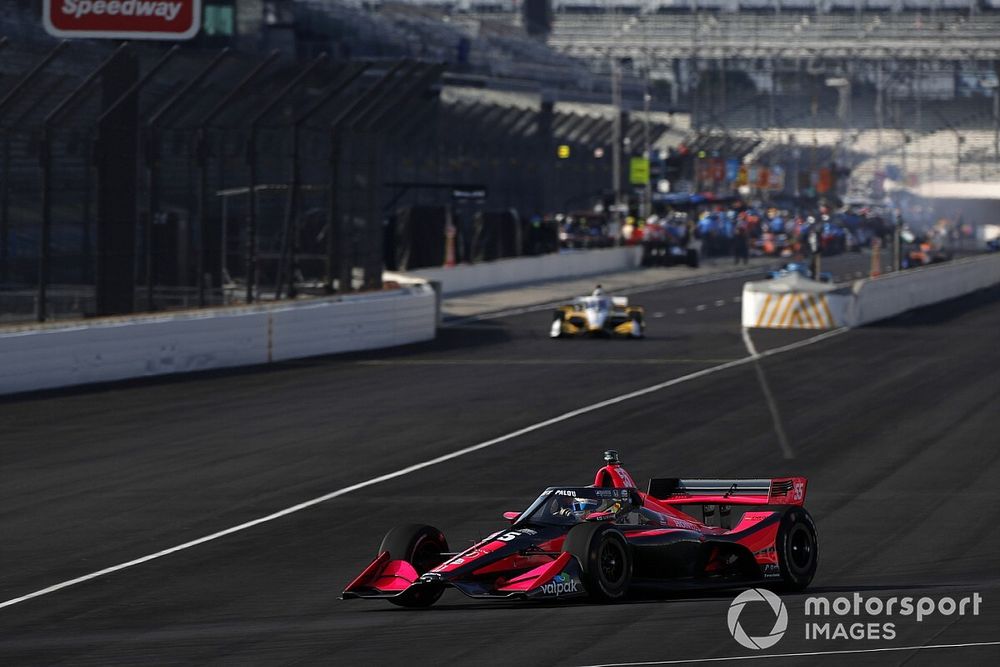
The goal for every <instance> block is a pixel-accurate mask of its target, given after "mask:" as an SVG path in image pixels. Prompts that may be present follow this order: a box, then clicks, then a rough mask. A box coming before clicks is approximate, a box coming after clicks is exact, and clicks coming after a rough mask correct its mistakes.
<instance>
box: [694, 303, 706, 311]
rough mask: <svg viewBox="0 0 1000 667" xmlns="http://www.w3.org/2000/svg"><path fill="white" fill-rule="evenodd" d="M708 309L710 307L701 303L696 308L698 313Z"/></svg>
mask: <svg viewBox="0 0 1000 667" xmlns="http://www.w3.org/2000/svg"><path fill="white" fill-rule="evenodd" d="M706 308H708V306H706V305H705V304H703V303H699V304H698V305H697V306H695V307H694V309H695V310H697V311H699V312H700V311H702V310H705V309H706Z"/></svg>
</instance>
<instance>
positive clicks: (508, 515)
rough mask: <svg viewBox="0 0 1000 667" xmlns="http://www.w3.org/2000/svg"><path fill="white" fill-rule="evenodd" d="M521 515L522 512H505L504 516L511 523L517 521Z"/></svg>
mask: <svg viewBox="0 0 1000 667" xmlns="http://www.w3.org/2000/svg"><path fill="white" fill-rule="evenodd" d="M519 516H521V513H520V512H504V513H503V518H505V519H507V520H508V521H510V522H511V523H514V522H515V521H517V517H519Z"/></svg>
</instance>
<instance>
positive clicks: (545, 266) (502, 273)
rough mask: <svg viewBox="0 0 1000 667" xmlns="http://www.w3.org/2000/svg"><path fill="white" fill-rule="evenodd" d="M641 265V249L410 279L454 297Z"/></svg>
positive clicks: (503, 262) (576, 253)
mask: <svg viewBox="0 0 1000 667" xmlns="http://www.w3.org/2000/svg"><path fill="white" fill-rule="evenodd" d="M641 261H642V248H641V247H638V246H630V247H621V248H603V249H599V250H569V251H564V252H560V253H557V254H553V255H539V256H536V257H514V258H510V259H498V260H496V261H493V262H482V263H480V264H460V265H458V266H454V267H449V268H445V267H440V268H433V269H418V270H416V271H408V272H406V274H403V275H407V276H415V277H418V278H420V279H423V280H432V281H438V282H440V283H441V289H442V293H443V294H445V295H447V296H451V295H453V294H461V293H463V292H475V291H479V290H485V289H490V288H494V287H509V286H512V285H523V284H527V283H532V282H543V281H546V280H559V279H563V278H578V277H583V276H588V275H595V274H598V273H611V272H614V271H625V270H628V269H634V268H637V267H638V266H639V264H640V262H641Z"/></svg>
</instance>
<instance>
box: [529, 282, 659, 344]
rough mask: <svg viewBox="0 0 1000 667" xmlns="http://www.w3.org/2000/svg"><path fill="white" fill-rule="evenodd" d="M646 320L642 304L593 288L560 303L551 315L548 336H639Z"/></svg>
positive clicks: (642, 332) (641, 334)
mask: <svg viewBox="0 0 1000 667" xmlns="http://www.w3.org/2000/svg"><path fill="white" fill-rule="evenodd" d="M645 332H646V323H645V320H644V318H643V309H642V307H641V306H630V305H629V303H628V297H626V296H607V295H605V294H603V293H601V292H600V290H599V289H598V290H594V294H592V295H591V296H582V297H579V298H577V299H574V300H573V302H572V303H570V304H567V305H565V306H560V307H559V308H558V309H556V311H555V313H553V316H552V324H551V326H550V328H549V336H550V337H552V338H562V337H566V336H587V335H590V336H593V335H598V336H607V337H610V336H620V337H625V338H642V337H643V336H644V335H645Z"/></svg>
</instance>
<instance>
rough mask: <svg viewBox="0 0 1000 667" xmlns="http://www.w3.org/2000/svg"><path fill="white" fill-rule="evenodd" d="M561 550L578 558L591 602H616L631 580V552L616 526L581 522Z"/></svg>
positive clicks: (622, 595) (622, 596) (569, 535)
mask: <svg viewBox="0 0 1000 667" xmlns="http://www.w3.org/2000/svg"><path fill="white" fill-rule="evenodd" d="M562 550H563V551H564V552H566V553H569V554H571V555H573V556H576V559H577V561H579V563H580V571H581V575H582V579H583V585H584V586H585V587H586V589H587V593H588V594H589V595H590V597H591V599H593V600H596V601H598V602H617V601H618V600H621V599H623V598H624V597H625V595H626V594H627V593H628V587H629V584H630V583H631V581H632V550H631V548H630V547H629V545H628V542H627V541H626V540H625V536H624V535H622V534H621V533H620V532H619V531H618V530H616V529H615V528H614V527H612V526H609V525H608V524H602V523H581V524H579V525H576V526H573V527H572V528H570V530H569V533H567V535H566V540H565V541H564V542H563V548H562Z"/></svg>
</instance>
